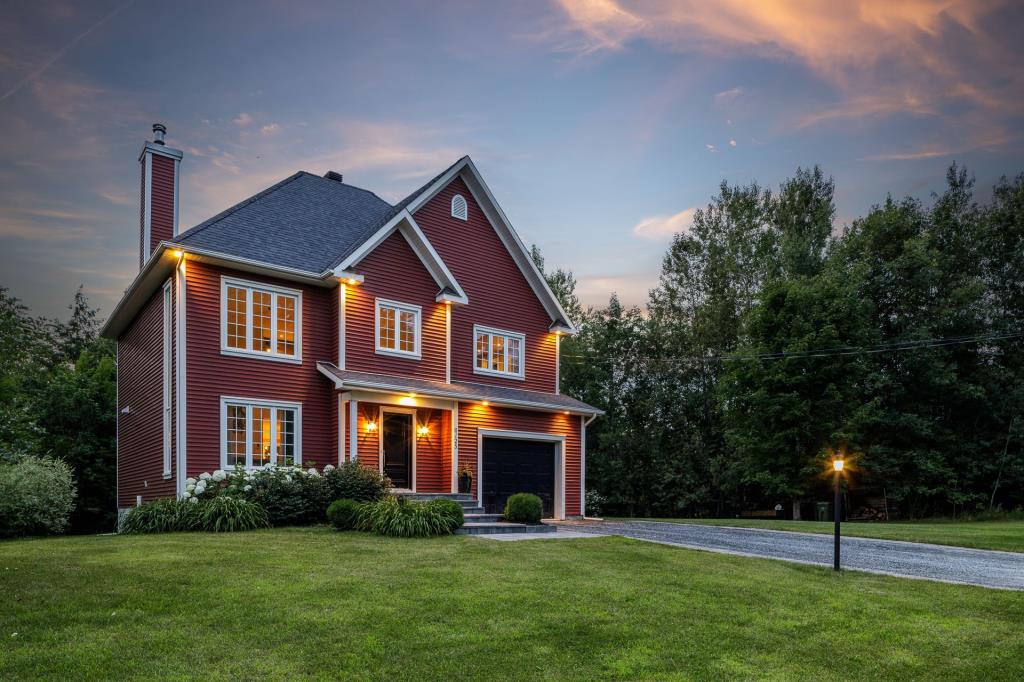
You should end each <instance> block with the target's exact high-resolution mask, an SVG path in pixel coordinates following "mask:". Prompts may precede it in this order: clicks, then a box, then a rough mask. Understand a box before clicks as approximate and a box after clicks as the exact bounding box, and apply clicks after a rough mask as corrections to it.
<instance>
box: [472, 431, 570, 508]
mask: <svg viewBox="0 0 1024 682" xmlns="http://www.w3.org/2000/svg"><path fill="white" fill-rule="evenodd" d="M482 485H483V506H484V509H485V510H486V511H487V513H488V514H500V513H502V512H503V511H505V501H506V500H507V499H508V498H509V496H510V495H514V494H515V493H533V494H534V495H537V496H538V497H540V499H541V501H542V502H543V503H544V517H545V518H552V517H554V515H555V444H554V443H547V442H544V441H535V440H515V439H511V438H484V463H483V480H482Z"/></svg>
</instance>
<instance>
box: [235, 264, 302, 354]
mask: <svg viewBox="0 0 1024 682" xmlns="http://www.w3.org/2000/svg"><path fill="white" fill-rule="evenodd" d="M301 310H302V292H300V291H296V290H294V289H285V288H283V287H275V286H271V285H267V284H258V283H256V282H247V281H243V280H237V279H232V278H228V277H225V278H222V279H221V332H222V333H221V351H222V352H224V353H227V354H231V355H236V354H243V355H258V356H264V357H268V358H271V359H275V360H288V361H298V360H300V359H301V358H300V355H301V352H300V349H301V348H302V340H301Z"/></svg>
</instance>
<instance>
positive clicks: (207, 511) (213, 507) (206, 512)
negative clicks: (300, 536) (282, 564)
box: [186, 495, 270, 533]
mask: <svg viewBox="0 0 1024 682" xmlns="http://www.w3.org/2000/svg"><path fill="white" fill-rule="evenodd" d="M186 504H188V503H186ZM188 506H190V507H198V517H199V527H200V529H202V530H205V531H210V532H212V533H231V532H235V531H240V530H255V529H257V528H267V527H268V526H270V519H269V518H268V516H267V512H266V510H265V509H264V508H263V507H261V506H260V505H258V504H255V503H253V502H249V501H248V500H243V499H240V498H237V497H230V496H228V495H222V496H221V497H215V498H213V499H212V500H205V501H203V502H200V503H198V504H188Z"/></svg>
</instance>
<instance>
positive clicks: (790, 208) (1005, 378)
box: [535, 166, 1024, 516]
mask: <svg viewBox="0 0 1024 682" xmlns="http://www.w3.org/2000/svg"><path fill="white" fill-rule="evenodd" d="M834 195H835V186H834V183H833V181H832V180H831V178H827V177H826V176H825V175H824V174H823V173H822V172H821V170H820V169H819V168H813V169H798V170H797V172H796V174H795V175H794V176H793V177H792V178H790V179H789V180H787V181H785V182H783V183H782V185H781V186H780V187H779V190H778V191H777V192H772V191H769V190H767V189H764V188H762V187H761V186H759V185H757V184H751V185H747V186H731V185H729V184H728V183H722V185H721V186H720V187H719V192H718V193H717V194H716V195H715V196H714V197H713V198H712V200H711V202H710V203H709V204H708V205H707V207H706V208H704V209H702V210H698V211H697V212H696V214H695V217H694V221H693V225H692V227H691V228H690V229H688V230H686V231H684V232H681V233H679V234H677V235H675V236H674V238H673V240H672V243H671V245H670V246H669V249H668V251H667V253H666V255H665V258H664V260H663V263H662V270H661V274H660V277H659V281H658V285H657V287H656V288H655V289H654V290H652V291H651V292H650V299H649V301H648V304H647V307H646V310H644V311H641V310H639V309H625V308H624V307H623V306H622V305H621V304H620V302H619V300H618V298H617V297H615V296H614V295H613V296H612V298H611V300H610V301H609V304H608V306H607V307H606V308H604V309H601V310H593V309H587V310H583V309H582V308H581V307H580V306H579V304H578V301H576V299H575V295H574V287H575V279H574V278H573V277H572V274H571V273H568V272H565V271H556V272H557V277H555V276H554V273H549V274H548V279H549V283H551V286H552V289H553V290H554V291H556V293H557V295H559V296H560V298H561V297H566V300H568V301H569V302H574V303H575V306H576V307H575V310H577V311H578V312H577V317H576V319H577V320H578V321H579V322H580V326H581V331H580V333H579V335H578V336H576V337H575V338H572V339H571V340H570V339H566V340H564V341H563V354H562V369H561V376H562V389H563V391H565V392H566V393H569V394H571V395H574V396H577V397H579V398H580V399H582V400H585V401H587V402H589V403H591V404H594V405H596V406H598V407H601V408H602V409H604V410H605V411H606V412H607V414H606V416H604V417H602V418H601V419H598V420H597V421H595V422H594V424H593V425H592V426H591V427H590V428H589V429H588V438H587V440H588V442H587V448H588V450H587V452H588V457H587V463H588V467H587V469H588V471H587V485H588V488H596V489H598V490H599V491H600V492H601V494H603V495H605V496H607V498H608V506H609V507H611V510H612V511H619V512H624V513H642V514H672V515H694V516H704V515H725V514H730V513H735V512H738V511H740V510H742V509H753V508H764V507H765V506H768V507H771V506H774V505H775V504H776V503H778V502H793V503H794V505H795V507H794V508H795V509H799V506H798V505H799V503H800V502H802V501H808V500H811V499H814V498H815V497H818V498H819V499H820V498H821V497H823V496H824V495H825V494H826V492H827V489H826V486H827V481H826V480H825V479H824V478H823V476H822V475H821V472H822V471H823V466H822V465H823V462H822V458H823V457H825V456H827V455H829V454H830V453H832V452H835V451H843V452H846V453H848V454H849V455H850V456H851V457H852V459H853V462H854V463H855V467H854V471H853V472H852V478H851V480H850V483H851V486H854V487H859V488H860V489H862V490H872V491H878V492H879V494H881V495H884V496H886V498H887V499H888V500H890V501H891V502H892V503H893V504H894V505H896V506H898V507H899V508H900V510H901V511H902V512H903V513H904V514H909V515H925V514H957V513H960V512H964V511H967V512H971V511H976V510H978V509H982V508H988V507H990V506H1000V505H1001V506H1003V507H1007V508H1011V507H1016V506H1020V505H1021V504H1024V486H1022V483H1024V442H1022V441H1024V337H1022V336H1021V334H1022V333H1024V176H1018V177H1017V178H1015V179H1013V180H1008V179H1004V180H1002V181H1001V182H1000V183H999V184H998V185H997V186H996V187H995V189H994V190H993V198H992V200H991V202H990V203H989V204H988V205H985V206H979V205H977V204H976V203H975V201H974V198H973V181H972V180H971V179H970V177H969V175H968V174H967V172H966V171H965V170H964V169H963V168H960V167H957V166H953V167H952V168H950V170H949V173H948V175H947V187H946V190H945V191H944V192H943V193H942V194H941V195H938V196H935V197H934V198H933V201H932V202H931V205H930V206H925V205H923V204H922V203H921V202H918V201H916V200H913V199H903V200H895V199H893V198H891V197H889V198H886V200H885V201H884V202H883V203H881V204H880V205H878V206H876V207H875V208H873V209H872V210H871V211H870V212H869V213H868V214H867V215H866V216H864V217H863V218H860V219H857V220H855V221H853V223H852V224H851V225H849V226H847V227H846V228H844V229H842V230H837V229H836V226H835V224H834V221H835V205H834ZM535 260H536V261H537V262H538V263H539V264H540V265H543V259H542V258H540V254H539V252H537V253H535ZM566 283H571V284H570V285H568V286H567V285H566ZM563 302H565V301H563ZM570 348H571V349H572V350H571V352H566V351H567V349H570Z"/></svg>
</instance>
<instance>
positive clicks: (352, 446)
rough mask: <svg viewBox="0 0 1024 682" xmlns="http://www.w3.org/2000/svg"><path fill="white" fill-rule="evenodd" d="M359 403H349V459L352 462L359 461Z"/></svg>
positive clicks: (351, 401)
mask: <svg viewBox="0 0 1024 682" xmlns="http://www.w3.org/2000/svg"><path fill="white" fill-rule="evenodd" d="M358 429H359V401H358V400H355V399H353V400H349V401H348V438H349V443H348V459H349V461H350V462H356V461H358V460H359V452H358V449H357V447H356V446H357V445H358V443H359V431H358Z"/></svg>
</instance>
